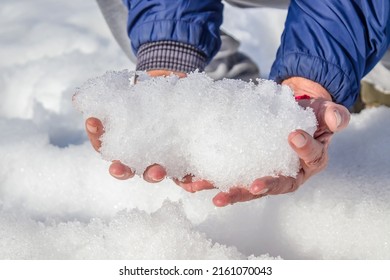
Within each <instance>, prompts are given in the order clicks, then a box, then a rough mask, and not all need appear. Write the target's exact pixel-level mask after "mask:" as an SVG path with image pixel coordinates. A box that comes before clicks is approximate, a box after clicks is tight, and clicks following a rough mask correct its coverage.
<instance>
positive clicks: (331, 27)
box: [125, 0, 390, 107]
mask: <svg viewBox="0 0 390 280" xmlns="http://www.w3.org/2000/svg"><path fill="white" fill-rule="evenodd" d="M125 2H127V6H128V8H129V20H128V33H129V36H130V40H131V43H132V47H133V50H134V51H135V52H137V50H138V48H139V47H140V45H142V44H144V43H148V42H154V41H161V40H172V41H179V42H183V43H187V44H190V45H192V46H194V47H196V48H197V49H198V50H200V51H202V52H203V53H204V54H205V55H206V57H207V60H208V61H210V60H211V59H212V57H213V56H214V55H215V54H216V53H217V51H218V49H219V47H220V44H221V41H220V38H219V27H220V25H221V23H222V16H223V14H222V13H223V5H222V3H221V1H220V0H201V1H199V0H182V1H179V0H125ZM389 44H390V1H389V0H342V1H341V0H317V1H316V0H292V1H291V4H290V7H289V10H288V15H287V20H286V23H285V30H284V32H283V35H282V38H281V45H280V47H279V49H278V52H277V55H276V59H275V62H274V64H273V66H272V69H271V73H270V79H273V80H276V81H277V82H281V81H282V80H284V79H286V78H288V77H293V76H300V77H305V78H308V79H310V80H313V81H315V82H318V83H320V84H321V85H322V86H324V87H325V88H326V89H327V90H328V91H329V92H330V93H331V95H332V96H333V99H334V101H335V102H337V103H340V104H343V105H345V106H347V107H349V106H351V105H352V104H353V103H354V101H355V99H356V97H357V95H358V92H359V87H360V80H361V78H362V77H363V76H364V75H365V74H367V73H368V72H369V71H370V70H371V69H372V68H373V67H374V65H375V64H376V63H377V62H378V61H379V60H380V58H381V57H382V56H383V54H384V53H385V52H386V50H387V48H388V47H389Z"/></svg>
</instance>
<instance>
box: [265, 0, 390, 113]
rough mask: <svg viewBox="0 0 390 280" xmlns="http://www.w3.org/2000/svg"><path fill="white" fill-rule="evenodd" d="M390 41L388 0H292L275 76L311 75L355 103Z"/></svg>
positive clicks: (342, 98) (337, 98)
mask: <svg viewBox="0 0 390 280" xmlns="http://www.w3.org/2000/svg"><path fill="white" fill-rule="evenodd" d="M389 43H390V1H388V0H369V1H367V0H343V1H340V0H321V1H313V0H292V1H291V4H290V7H289V11H288V15H287V19H286V23H285V30H284V32H283V34H282V39H281V45H280V47H279V49H278V52H277V55H276V60H275V62H274V64H273V66H272V69H271V73H270V78H271V79H274V80H276V81H277V82H281V81H283V80H284V79H286V78H289V77H293V76H300V77H304V78H308V79H310V80H313V81H315V82H318V83H319V84H321V85H322V86H324V87H325V88H326V89H327V90H328V91H329V92H330V93H331V95H332V97H333V100H334V101H335V102H337V103H339V104H343V105H345V106H347V107H349V106H351V105H352V104H353V103H354V101H355V100H356V97H357V95H358V92H359V87H360V80H361V79H362V78H363V76H364V75H365V74H367V73H368V72H369V71H370V70H371V69H372V68H373V67H374V65H375V64H376V63H377V62H378V61H379V60H380V58H381V57H382V56H383V54H384V53H385V52H386V50H387V48H388V46H389Z"/></svg>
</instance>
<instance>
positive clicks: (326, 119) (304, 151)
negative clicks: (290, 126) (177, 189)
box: [176, 77, 350, 207]
mask: <svg viewBox="0 0 390 280" xmlns="http://www.w3.org/2000/svg"><path fill="white" fill-rule="evenodd" d="M284 84H286V85H288V86H290V87H291V88H292V89H293V90H294V93H295V95H296V96H300V95H308V96H310V97H312V98H313V99H311V100H300V101H299V104H300V105H301V106H303V107H311V108H312V109H313V111H314V113H315V115H316V117H317V121H318V127H317V131H316V132H315V134H314V137H311V136H310V135H309V134H308V133H306V132H305V131H303V130H296V131H294V132H292V133H290V135H289V137H288V142H289V144H290V146H291V147H292V149H294V151H295V152H296V153H297V155H298V156H299V158H300V162H301V169H300V170H299V172H298V174H297V177H296V178H292V177H285V176H279V177H263V178H259V179H256V180H255V181H254V182H253V183H252V184H251V185H250V187H249V188H240V187H235V188H232V189H230V190H229V191H228V192H220V193H218V194H217V195H216V196H215V197H214V198H213V203H214V204H215V205H216V206H219V207H223V206H226V205H229V204H234V203H237V202H245V201H249V200H253V199H256V198H260V197H263V196H266V195H276V194H284V193H289V192H293V191H295V190H297V189H298V188H299V187H300V186H301V185H302V184H303V183H304V182H306V181H307V180H308V179H309V178H310V177H311V176H313V175H315V174H316V173H318V172H320V171H322V170H323V169H325V167H326V165H327V163H328V146H329V143H330V140H331V137H332V135H333V133H334V132H338V131H341V130H343V129H344V128H346V127H347V125H348V123H349V119H350V115H349V111H348V110H347V109H346V108H345V107H344V106H342V105H338V104H336V103H334V102H332V101H331V100H332V99H331V96H330V94H329V93H328V92H327V91H326V90H325V89H324V88H323V87H322V86H321V85H319V84H317V83H314V82H312V81H310V80H307V79H304V78H299V77H294V78H290V79H288V80H286V81H285V82H284ZM176 183H177V184H178V185H179V186H181V187H182V188H184V189H185V190H187V191H191V192H195V191H199V190H204V189H210V188H212V184H211V183H210V182H207V181H204V180H203V181H195V182H193V181H192V180H191V178H186V180H184V181H182V182H179V181H177V182H176Z"/></svg>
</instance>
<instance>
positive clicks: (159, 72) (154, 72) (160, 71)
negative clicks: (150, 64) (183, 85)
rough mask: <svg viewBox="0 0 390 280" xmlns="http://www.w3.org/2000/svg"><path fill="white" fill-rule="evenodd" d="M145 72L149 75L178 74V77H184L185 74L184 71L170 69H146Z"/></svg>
mask: <svg viewBox="0 0 390 280" xmlns="http://www.w3.org/2000/svg"><path fill="white" fill-rule="evenodd" d="M146 73H148V75H149V76H151V77H159V76H169V75H172V74H173V75H176V76H178V77H179V78H185V77H186V76H187V74H186V73H184V72H178V71H170V70H165V69H155V70H149V71H146Z"/></svg>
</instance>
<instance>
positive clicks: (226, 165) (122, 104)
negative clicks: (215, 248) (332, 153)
mask: <svg viewBox="0 0 390 280" xmlns="http://www.w3.org/2000/svg"><path fill="white" fill-rule="evenodd" d="M134 75H135V73H134V72H128V71H121V72H108V73H106V74H105V75H103V76H102V77H99V78H95V79H92V80H90V81H88V82H87V83H85V84H84V85H83V86H82V87H81V88H79V89H78V93H77V95H76V98H75V104H76V106H77V108H78V109H79V110H80V111H82V112H83V113H84V116H85V117H96V118H99V119H100V120H102V122H103V125H104V127H105V133H104V135H103V136H102V138H101V140H102V147H101V150H100V151H101V153H102V156H103V158H105V159H106V160H120V161H121V162H123V163H124V164H126V165H128V166H130V167H131V168H133V170H135V172H136V174H139V175H140V174H142V173H143V172H144V170H145V168H146V167H147V166H149V165H151V164H154V163H158V164H161V165H162V166H164V167H165V168H166V170H167V174H168V176H169V177H176V178H182V177H183V176H185V175H186V174H192V175H194V176H195V177H196V178H198V179H206V180H209V181H212V182H213V183H214V185H215V186H216V187H218V188H219V189H221V190H224V191H226V190H228V189H229V187H232V186H237V185H240V186H248V185H249V184H250V183H251V182H253V180H255V179H256V178H259V177H263V176H276V175H279V174H281V175H285V176H293V177H294V176H296V174H297V172H298V170H299V159H298V157H297V155H296V154H295V152H294V151H293V150H292V149H291V147H290V146H289V144H288V142H287V137H288V134H289V133H290V132H291V131H293V130H295V129H303V130H305V131H307V132H309V133H311V134H313V133H314V131H315V129H316V119H315V116H314V113H313V112H312V110H310V109H308V110H305V109H303V108H301V107H300V106H299V105H298V103H297V102H295V100H294V97H293V93H292V92H291V90H290V89H289V88H288V87H286V86H280V85H277V84H276V83H274V82H273V81H269V80H258V85H256V84H255V83H252V82H251V83H247V82H243V81H239V80H229V79H225V80H222V81H213V80H212V79H211V78H209V77H208V76H207V75H206V74H204V73H197V72H196V73H192V74H190V75H188V77H187V78H185V79H179V78H178V77H176V76H173V75H172V76H170V77H157V78H151V77H149V76H147V75H146V74H145V73H138V75H139V78H138V82H137V84H135V85H134V84H133V83H132V80H133V79H132V76H134Z"/></svg>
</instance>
